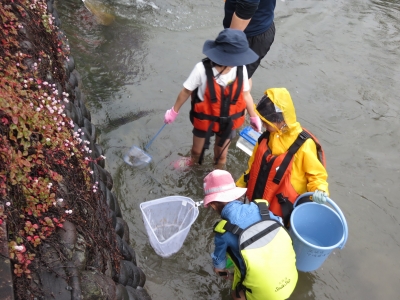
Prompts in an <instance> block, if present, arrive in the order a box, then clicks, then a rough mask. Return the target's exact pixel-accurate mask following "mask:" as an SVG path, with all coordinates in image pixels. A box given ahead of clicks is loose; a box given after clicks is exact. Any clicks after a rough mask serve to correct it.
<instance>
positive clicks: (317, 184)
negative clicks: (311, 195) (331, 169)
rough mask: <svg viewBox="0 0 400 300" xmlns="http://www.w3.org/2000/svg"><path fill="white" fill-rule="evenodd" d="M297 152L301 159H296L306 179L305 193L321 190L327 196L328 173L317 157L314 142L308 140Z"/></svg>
mask: <svg viewBox="0 0 400 300" xmlns="http://www.w3.org/2000/svg"><path fill="white" fill-rule="evenodd" d="M299 150H300V151H299V152H298V153H299V154H300V156H302V157H298V159H300V161H301V163H302V169H303V172H304V173H305V176H306V179H307V191H308V192H314V191H315V190H321V191H324V192H326V193H327V194H328V195H329V190H328V182H327V181H326V180H327V178H328V173H327V172H326V169H325V167H324V166H323V165H322V163H321V162H320V161H319V159H318V157H317V154H316V153H317V148H316V145H315V142H314V141H313V140H312V139H308V140H307V141H306V142H305V143H304V144H303V145H302V146H301V148H300V149H299ZM292 175H294V174H292Z"/></svg>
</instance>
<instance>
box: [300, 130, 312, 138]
mask: <svg viewBox="0 0 400 300" xmlns="http://www.w3.org/2000/svg"><path fill="white" fill-rule="evenodd" d="M299 137H300V138H301V139H302V140H306V139H308V138H311V136H310V135H309V134H308V133H307V132H305V131H304V130H303V131H302V132H300V134H299Z"/></svg>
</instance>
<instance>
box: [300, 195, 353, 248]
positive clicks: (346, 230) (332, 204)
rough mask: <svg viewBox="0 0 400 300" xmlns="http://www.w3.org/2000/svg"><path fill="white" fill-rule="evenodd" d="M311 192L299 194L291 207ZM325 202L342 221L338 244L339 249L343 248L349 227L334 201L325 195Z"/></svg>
mask: <svg viewBox="0 0 400 300" xmlns="http://www.w3.org/2000/svg"><path fill="white" fill-rule="evenodd" d="M313 194H314V193H312V192H307V193H304V194H301V195H300V196H299V197H297V199H296V201H295V202H294V203H293V208H295V207H296V204H297V201H299V200H300V199H301V198H304V197H309V196H312V195H313ZM326 202H327V203H329V204H330V205H331V206H332V207H333V209H334V210H335V211H336V212H337V214H338V215H339V217H340V219H341V221H342V224H343V227H344V239H343V243H341V244H340V246H339V249H343V248H344V245H345V244H346V242H347V238H348V236H349V228H348V226H347V221H346V218H345V217H344V215H343V213H342V211H341V209H340V208H339V206H337V205H336V203H335V202H334V201H333V200H332V199H331V198H329V197H326ZM314 203H316V202H314ZM317 204H318V203H317Z"/></svg>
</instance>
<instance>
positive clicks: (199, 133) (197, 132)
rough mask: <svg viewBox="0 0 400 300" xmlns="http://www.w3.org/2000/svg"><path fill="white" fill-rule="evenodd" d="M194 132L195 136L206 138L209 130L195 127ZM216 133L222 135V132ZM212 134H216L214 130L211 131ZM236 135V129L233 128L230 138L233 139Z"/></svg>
mask: <svg viewBox="0 0 400 300" xmlns="http://www.w3.org/2000/svg"><path fill="white" fill-rule="evenodd" d="M192 133H193V135H194V136H197V137H199V138H205V137H206V134H207V131H203V130H199V129H196V128H193V130H192ZM216 135H217V136H219V137H221V134H220V133H217V134H216ZM211 136H214V132H211ZM235 136H236V129H233V130H232V131H231V134H230V135H229V139H231V140H232V139H233V138H234V137H235Z"/></svg>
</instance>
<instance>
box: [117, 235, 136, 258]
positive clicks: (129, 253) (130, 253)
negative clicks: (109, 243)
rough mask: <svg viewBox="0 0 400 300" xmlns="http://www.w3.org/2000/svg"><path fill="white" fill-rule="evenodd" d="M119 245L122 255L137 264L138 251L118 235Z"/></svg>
mask: <svg viewBox="0 0 400 300" xmlns="http://www.w3.org/2000/svg"><path fill="white" fill-rule="evenodd" d="M116 239H117V247H118V250H119V252H120V253H121V255H122V257H123V258H124V259H125V260H128V261H130V262H132V263H133V264H135V265H136V253H135V251H134V250H133V248H132V247H131V246H129V245H128V244H127V243H126V242H125V241H124V240H123V239H121V238H120V237H119V235H117V236H116Z"/></svg>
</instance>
